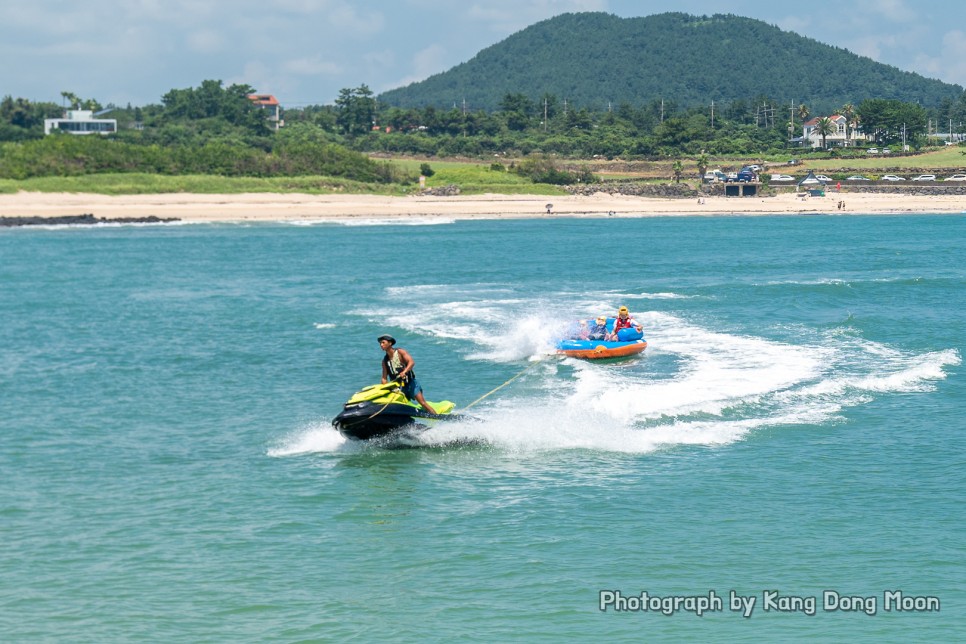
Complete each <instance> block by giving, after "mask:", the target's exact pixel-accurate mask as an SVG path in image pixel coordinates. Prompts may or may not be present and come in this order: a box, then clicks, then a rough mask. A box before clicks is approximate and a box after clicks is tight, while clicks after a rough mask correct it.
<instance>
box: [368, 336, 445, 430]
mask: <svg viewBox="0 0 966 644" xmlns="http://www.w3.org/2000/svg"><path fill="white" fill-rule="evenodd" d="M379 347H380V348H382V350H383V351H385V352H386V355H385V356H383V358H382V384H386V383H387V382H390V381H393V380H398V381H399V382H400V383H401V387H400V390H401V391H402V392H403V394H404V395H405V396H406V398H409V399H410V400H415V401H416V402H418V403H419V404H420V405H422V407H423V409H425V410H426V411H428V412H429V413H431V414H435V413H436V410H435V409H433V408H432V406H431V405H430V404H429V403H428V402H426V398H424V397H423V388H422V387H420V386H419V383H418V382H417V381H416V374H415V373H414V372H413V367H414V366H416V361H415V360H413V357H412V356H411V355H409V352H408V351H406V350H405V349H397V348H396V338H394V337H392V336H391V335H380V336H379Z"/></svg>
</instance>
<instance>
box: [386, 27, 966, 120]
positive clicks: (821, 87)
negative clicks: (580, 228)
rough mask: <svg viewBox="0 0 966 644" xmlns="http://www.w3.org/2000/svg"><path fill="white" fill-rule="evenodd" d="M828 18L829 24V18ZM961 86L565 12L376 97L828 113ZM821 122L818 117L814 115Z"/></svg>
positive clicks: (809, 50)
mask: <svg viewBox="0 0 966 644" xmlns="http://www.w3.org/2000/svg"><path fill="white" fill-rule="evenodd" d="M830 19H834V16H832V17H830ZM962 92H963V88H962V87H960V86H958V85H951V84H948V83H943V82H941V81H938V80H932V79H927V78H924V77H922V76H920V75H918V74H913V73H911V72H904V71H901V70H899V69H898V68H896V67H891V66H889V65H883V64H881V63H877V62H875V61H873V60H872V59H870V58H866V57H863V56H857V55H856V54H853V53H851V52H849V51H848V50H846V49H842V48H839V47H832V46H830V45H825V44H822V43H820V42H818V41H816V40H812V39H810V38H805V37H803V36H799V35H798V34H795V33H791V32H787V31H782V30H781V29H779V28H778V27H774V26H771V25H769V24H766V23H764V22H762V21H760V20H754V19H751V18H743V17H739V16H733V15H715V16H711V17H707V16H690V15H687V14H683V13H665V14H660V15H654V16H648V17H644V18H619V17H617V16H613V15H610V14H606V13H568V14H562V15H560V16H556V17H554V18H551V19H549V20H544V21H542V22H539V23H537V24H534V25H531V26H530V27H527V28H526V29H524V30H522V31H519V32H517V33H515V34H513V35H512V36H510V37H509V38H507V39H506V40H504V41H502V42H500V43H497V44H495V45H493V46H491V47H488V48H486V49H484V50H483V51H481V52H480V53H479V54H477V55H476V56H475V57H473V58H472V59H471V60H469V61H468V62H465V63H462V64H460V65H457V66H456V67H454V68H452V69H450V70H449V71H446V72H443V73H441V74H436V75H435V76H431V77H430V78H428V79H426V80H425V81H421V82H418V83H413V84H411V85H408V86H406V87H401V88H398V89H394V90H390V91H388V92H385V93H384V94H382V95H381V96H380V97H379V100H380V101H384V102H386V103H389V104H391V105H396V106H400V107H424V106H429V105H433V106H437V107H442V108H450V107H453V106H454V105H456V106H462V105H463V101H464V100H465V101H466V103H465V104H466V106H467V107H468V108H469V109H472V110H477V109H481V108H482V109H485V110H495V109H498V107H499V105H500V101H501V100H502V99H503V97H504V96H505V95H507V94H524V95H526V96H527V97H529V98H531V99H534V100H541V99H542V97H544V96H545V95H552V96H555V97H556V98H557V99H558V100H559V101H561V102H562V101H564V100H567V101H568V102H569V103H570V104H573V105H576V106H580V107H588V108H591V109H606V108H607V106H608V103H610V104H612V105H614V106H616V105H618V104H619V103H621V102H623V101H626V102H628V103H631V104H636V105H641V104H644V103H649V102H651V101H654V100H662V99H663V100H665V101H671V102H674V103H676V104H677V105H678V106H680V107H691V106H695V105H707V104H710V102H711V101H712V100H714V101H716V102H722V101H724V102H727V101H753V100H756V99H758V98H760V97H767V98H768V99H770V100H772V101H775V102H777V103H779V104H793V103H794V104H798V103H807V104H808V105H809V106H810V107H812V108H813V110H818V111H819V112H820V111H822V110H834V109H837V108H838V107H839V106H841V105H843V104H845V103H858V102H860V101H861V100H863V99H866V98H886V99H898V100H901V101H906V102H918V103H919V104H920V105H923V106H924V107H932V106H936V105H938V104H939V103H940V101H941V100H942V99H944V98H946V99H952V100H955V99H956V98H958V97H959V96H960V95H961V94H962ZM816 113H817V112H816Z"/></svg>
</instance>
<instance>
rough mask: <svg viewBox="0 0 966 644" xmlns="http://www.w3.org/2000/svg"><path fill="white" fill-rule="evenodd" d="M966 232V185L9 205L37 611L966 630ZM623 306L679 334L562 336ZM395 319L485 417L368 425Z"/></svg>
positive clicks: (8, 601)
mask: <svg viewBox="0 0 966 644" xmlns="http://www.w3.org/2000/svg"><path fill="white" fill-rule="evenodd" d="M964 240H966V219H964V217H963V216H961V215H943V216H931V215H922V216H861V215H849V216H808V217H797V216H775V217H700V218H695V217H691V218H646V219H619V220H615V219H607V220H600V219H597V220H590V219H582V220H581V219H576V220H571V219H561V220H522V219H521V220H508V221H448V220H420V219H414V220H410V221H407V222H406V223H405V224H401V223H390V222H380V221H378V220H372V221H363V222H354V223H353V224H352V225H350V224H348V223H328V224H319V225H312V226H306V225H295V224H284V223H280V224H265V225H249V226H242V225H155V226H133V225H132V226H118V227H98V228H92V227H62V228H58V227H51V228H46V229H37V228H30V229H27V228H23V229H11V230H3V231H0V312H2V325H0V348H2V351H0V411H2V414H0V553H2V554H0V639H2V640H3V641H11V642H13V641H18V642H19V641H98V642H101V641H144V640H148V641H285V642H289V641H347V640H354V641H379V640H388V641H416V640H419V641H432V642H451V641H457V640H460V641H481V642H498V641H499V642H502V641H526V642H539V641H543V642H559V641H565V640H566V641H676V640H692V641H712V640H713V641H725V640H727V641H755V642H758V641H789V640H799V641H850V642H883V641H897V642H907V641H950V642H951V641H964V640H966V523H964V516H966V513H964V507H966V456H964V455H966V431H964V430H966V420H964V412H963V410H964V408H966V378H964V375H963V366H962V357H963V337H964V331H966V261H964V260H966V241H964ZM621 304H626V305H627V306H629V307H630V309H631V311H632V312H633V313H634V314H635V316H636V317H637V319H638V320H640V321H641V322H642V323H643V324H644V326H645V335H646V337H647V339H648V341H649V347H648V349H647V351H646V352H645V353H644V354H643V355H641V356H639V357H636V358H633V359H628V360H623V361H616V362H610V363H591V362H581V361H577V360H572V359H561V358H558V357H555V356H554V355H553V354H552V347H553V343H554V339H555V337H557V336H558V335H559V334H560V332H561V330H562V329H563V328H565V327H566V325H567V324H568V323H569V322H570V321H571V320H573V319H575V318H577V317H585V318H586V317H590V316H592V315H595V314H598V313H602V312H603V313H612V312H613V311H614V310H615V309H616V307H617V306H619V305H621ZM382 333H391V334H393V335H394V336H395V337H396V338H397V339H398V340H399V346H401V347H404V348H407V349H408V350H409V351H411V353H412V354H413V356H414V357H415V359H416V362H417V366H416V372H417V373H418V376H419V379H420V382H421V383H422V385H423V387H424V389H425V391H426V394H427V398H428V399H429V400H431V401H432V400H441V399H450V400H453V401H455V402H456V403H457V405H458V406H460V407H463V408H466V407H467V406H469V407H470V408H469V410H467V413H469V414H471V415H472V416H473V420H471V421H466V422H457V423H449V424H439V425H437V426H436V427H434V428H432V429H430V430H429V431H426V432H424V433H422V434H418V435H416V436H413V437H411V438H410V439H409V440H408V441H405V442H401V443H398V444H375V445H369V444H359V443H356V442H353V441H346V440H345V439H343V438H342V437H341V436H340V435H339V434H338V433H337V432H335V431H334V430H333V429H332V427H331V425H330V422H331V419H332V417H333V416H335V414H337V413H338V411H339V410H340V408H341V405H342V403H343V402H344V401H345V399H346V398H348V396H349V395H350V394H351V393H352V392H353V391H355V390H356V389H359V388H361V387H362V386H364V385H368V384H371V383H374V382H378V378H379V374H380V358H381V356H382V353H381V351H380V349H379V347H378V345H377V342H376V337H377V336H378V335H380V334H382ZM477 401H478V402H477ZM643 593H647V595H646V596H644V595H643ZM716 598H717V600H719V601H720V604H718V603H716V601H715V599H716ZM752 599H753V600H754V602H755V603H754V605H753V606H752V607H751V609H750V610H749V609H747V608H746V607H745V606H746V605H745V604H742V603H741V602H742V601H744V602H750V601H751V600H752ZM699 600H703V602H702V601H699ZM699 612H700V613H701V614H700V615H699V614H698V613H699Z"/></svg>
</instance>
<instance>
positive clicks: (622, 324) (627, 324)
mask: <svg viewBox="0 0 966 644" xmlns="http://www.w3.org/2000/svg"><path fill="white" fill-rule="evenodd" d="M632 327H633V328H635V329H637V330H638V331H639V332H643V331H644V327H642V326H641V325H640V324H638V323H637V320H635V319H634V318H632V317H631V314H630V313H629V312H628V311H627V307H626V306H622V307H621V308H620V309H618V311H617V319H616V320H614V332H613V333H612V334H611V336H610V339H611V340H617V332H618V331H620V330H621V329H630V328H632Z"/></svg>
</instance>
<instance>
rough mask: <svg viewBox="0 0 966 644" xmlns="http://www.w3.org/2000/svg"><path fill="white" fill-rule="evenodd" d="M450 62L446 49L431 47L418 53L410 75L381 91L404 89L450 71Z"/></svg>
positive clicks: (414, 58)
mask: <svg viewBox="0 0 966 644" xmlns="http://www.w3.org/2000/svg"><path fill="white" fill-rule="evenodd" d="M448 66H449V62H448V61H447V58H446V49H445V48H443V47H442V46H440V45H430V46H429V47H426V48H424V49H421V50H420V51H418V52H416V54H415V55H414V56H413V59H412V65H411V66H410V72H411V73H410V74H408V75H406V76H405V77H403V78H401V79H400V80H398V81H395V82H390V83H388V84H387V85H386V87H384V88H383V89H382V90H380V91H384V90H387V89H392V88H394V87H402V86H404V85H409V84H410V83H415V82H418V81H421V80H425V79H426V78H428V77H429V76H432V75H433V74H437V73H439V72H442V71H445V70H446V69H448Z"/></svg>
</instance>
